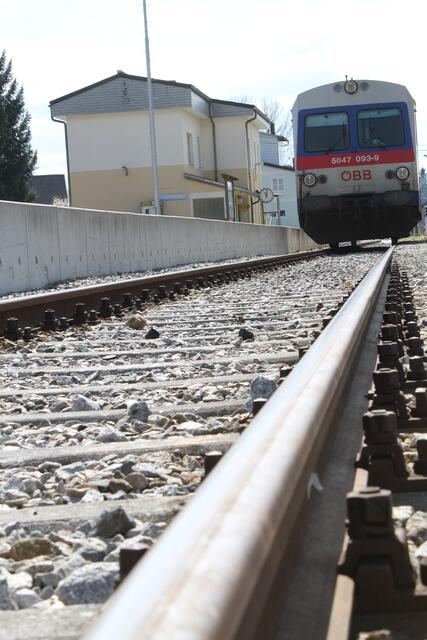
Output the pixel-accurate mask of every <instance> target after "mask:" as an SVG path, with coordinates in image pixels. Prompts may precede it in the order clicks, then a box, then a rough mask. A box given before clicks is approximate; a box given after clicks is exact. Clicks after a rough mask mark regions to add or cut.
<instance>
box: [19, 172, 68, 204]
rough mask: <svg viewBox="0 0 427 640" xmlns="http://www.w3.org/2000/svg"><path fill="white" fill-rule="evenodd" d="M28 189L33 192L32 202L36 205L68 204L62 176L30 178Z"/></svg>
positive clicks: (58, 174) (52, 175)
mask: <svg viewBox="0 0 427 640" xmlns="http://www.w3.org/2000/svg"><path fill="white" fill-rule="evenodd" d="M28 187H29V189H31V190H32V191H34V192H35V194H36V196H35V198H34V202H36V203H37V204H54V203H55V202H63V203H64V202H68V195H67V187H66V185H65V176H64V175H63V174H60V173H57V174H49V175H38V176H31V178H30V179H29V181H28Z"/></svg>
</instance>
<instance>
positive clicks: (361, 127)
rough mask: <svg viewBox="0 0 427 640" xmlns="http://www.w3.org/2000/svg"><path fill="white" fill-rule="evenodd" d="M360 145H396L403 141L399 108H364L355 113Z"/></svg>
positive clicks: (368, 146)
mask: <svg viewBox="0 0 427 640" xmlns="http://www.w3.org/2000/svg"><path fill="white" fill-rule="evenodd" d="M357 132H358V136H359V146H360V147H366V148H370V147H398V146H400V145H401V144H403V143H404V142H405V135H404V132H403V122H402V114H401V112H400V109H369V110H368V109H366V110H364V111H359V113H358V114H357Z"/></svg>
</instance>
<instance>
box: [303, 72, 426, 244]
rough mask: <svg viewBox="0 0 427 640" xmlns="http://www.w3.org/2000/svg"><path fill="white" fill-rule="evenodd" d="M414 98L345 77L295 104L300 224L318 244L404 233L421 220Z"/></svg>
mask: <svg viewBox="0 0 427 640" xmlns="http://www.w3.org/2000/svg"><path fill="white" fill-rule="evenodd" d="M415 112H416V108H415V101H414V99H413V98H412V96H411V94H410V93H409V91H408V89H407V88H406V87H404V86H403V85H400V84H395V83H392V82H385V81H380V80H354V79H353V78H351V79H347V78H346V79H345V81H342V82H334V83H330V84H326V85H323V86H320V87H316V88H314V89H310V90H308V91H305V92H303V93H301V94H299V95H298V96H297V98H296V100H295V103H294V105H293V107H292V120H293V133H294V147H295V169H296V171H295V173H296V180H297V200H298V215H299V222H300V226H301V228H302V229H304V231H305V232H306V233H307V235H309V236H310V237H311V238H312V239H313V240H315V241H316V242H318V243H319V244H329V245H330V246H331V248H333V249H334V248H337V247H338V246H339V243H340V242H351V243H352V244H353V245H356V244H357V241H358V240H364V239H373V238H391V240H392V243H393V244H396V243H397V241H398V239H399V238H401V237H404V236H407V235H408V234H409V232H410V231H411V229H413V227H414V226H415V225H416V224H417V223H418V222H419V220H420V219H421V215H420V200H419V183H418V169H417V153H416V150H417V134H416V117H415Z"/></svg>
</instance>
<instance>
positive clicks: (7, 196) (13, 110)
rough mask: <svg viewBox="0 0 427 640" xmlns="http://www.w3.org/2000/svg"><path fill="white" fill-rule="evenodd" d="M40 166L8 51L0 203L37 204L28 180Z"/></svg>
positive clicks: (0, 64) (2, 67)
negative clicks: (33, 147)
mask: <svg viewBox="0 0 427 640" xmlns="http://www.w3.org/2000/svg"><path fill="white" fill-rule="evenodd" d="M36 164H37V153H36V152H35V151H33V149H32V148H31V132H30V115H29V113H28V111H26V110H25V103H24V90H23V88H22V87H19V86H18V83H17V82H16V80H15V78H14V77H13V75H12V61H11V60H10V61H9V62H7V60H6V51H3V53H2V54H1V56H0V200H14V201H17V202H31V201H32V200H34V197H35V194H34V192H32V191H31V190H30V189H29V186H28V180H29V179H30V178H31V176H32V173H33V171H34V169H35V167H36Z"/></svg>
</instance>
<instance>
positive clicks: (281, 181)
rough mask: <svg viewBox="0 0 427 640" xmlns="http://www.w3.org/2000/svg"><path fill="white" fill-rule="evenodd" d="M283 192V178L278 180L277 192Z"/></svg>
mask: <svg viewBox="0 0 427 640" xmlns="http://www.w3.org/2000/svg"><path fill="white" fill-rule="evenodd" d="M284 190H285V185H284V182H283V178H279V191H284Z"/></svg>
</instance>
